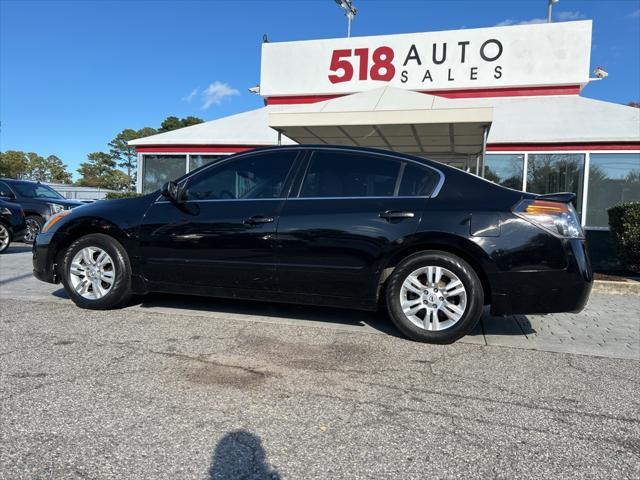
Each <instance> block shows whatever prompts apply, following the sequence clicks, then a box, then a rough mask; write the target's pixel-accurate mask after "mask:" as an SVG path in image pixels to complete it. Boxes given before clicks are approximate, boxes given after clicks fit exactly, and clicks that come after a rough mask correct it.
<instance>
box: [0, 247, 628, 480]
mask: <svg viewBox="0 0 640 480" xmlns="http://www.w3.org/2000/svg"><path fill="white" fill-rule="evenodd" d="M0 365H1V370H0V384H1V386H2V388H1V394H0V396H1V397H2V402H1V405H2V415H1V419H2V420H1V429H0V431H1V438H0V478H6V479H22V478H25V479H49V478H55V479H58V478H62V479H65V478H99V479H102V478H154V479H164V478H167V479H180V478H197V479H223V478H224V479H229V478H250V479H254V478H255V479H260V478H283V479H284V478H291V479H298V478H305V479H310V478H349V479H352V478H356V479H357V478H402V479H405V478H407V479H409V478H416V479H424V478H487V477H491V478H637V477H638V475H640V402H639V401H638V398H640V395H639V390H640V368H638V367H639V366H640V297H633V296H615V295H602V294H598V295H596V294H594V295H593V296H592V298H591V300H590V303H589V305H588V306H587V309H586V310H585V311H584V312H583V313H581V314H578V315H568V314H567V315H565V314H562V315H549V316H527V317H524V316H521V317H513V318H507V319H497V318H492V317H490V316H489V315H488V314H487V315H485V317H484V318H483V320H482V323H481V325H479V326H478V328H477V329H476V331H475V332H474V334H472V335H470V336H468V337H467V338H465V339H464V340H463V341H461V342H458V343H456V344H454V345H448V346H434V345H423V344H418V343H414V342H410V341H407V340H404V339H402V338H399V337H398V336H397V334H396V332H395V331H394V329H393V328H392V327H391V326H390V325H389V324H388V322H386V321H385V318H384V316H382V315H376V314H370V313H363V312H352V311H346V310H337V309H318V308H310V307H299V306H283V305H271V304H265V303H254V302H232V301H222V300H216V299H194V298H181V297H167V296H157V295H156V296H150V297H147V298H143V299H140V300H139V301H137V302H134V303H133V304H132V305H130V306H128V307H127V308H124V309H121V310H117V311H112V312H93V311H84V310H79V309H77V308H76V307H75V306H73V305H72V304H71V302H70V301H69V300H68V299H67V298H66V296H65V295H64V292H63V291H62V290H61V289H60V287H59V286H56V285H47V284H44V283H41V282H38V281H36V280H35V279H33V278H32V277H31V276H30V252H29V249H28V247H26V246H22V245H20V244H17V245H15V246H12V247H11V249H10V251H9V252H8V253H7V254H5V255H2V256H0Z"/></svg>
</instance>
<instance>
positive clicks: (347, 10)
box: [334, 0, 357, 38]
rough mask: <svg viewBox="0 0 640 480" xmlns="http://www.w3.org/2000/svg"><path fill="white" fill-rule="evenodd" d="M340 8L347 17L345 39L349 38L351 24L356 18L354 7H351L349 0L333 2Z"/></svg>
mask: <svg viewBox="0 0 640 480" xmlns="http://www.w3.org/2000/svg"><path fill="white" fill-rule="evenodd" d="M334 1H335V2H336V3H337V4H338V5H340V8H342V9H343V10H344V14H345V15H346V16H347V38H349V37H351V22H352V21H353V18H354V17H355V16H356V12H357V10H356V7H354V6H353V4H352V3H351V0H334Z"/></svg>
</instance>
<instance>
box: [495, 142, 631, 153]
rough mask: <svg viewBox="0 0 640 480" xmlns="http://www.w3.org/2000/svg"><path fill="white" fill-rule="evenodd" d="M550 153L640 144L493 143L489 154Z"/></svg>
mask: <svg viewBox="0 0 640 480" xmlns="http://www.w3.org/2000/svg"><path fill="white" fill-rule="evenodd" d="M525 150H529V151H545V150H546V151H549V150H587V151H588V150H640V142H599V143H492V144H489V145H487V151H489V152H505V151H516V152H517V151H525Z"/></svg>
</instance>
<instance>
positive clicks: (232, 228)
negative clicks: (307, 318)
mask: <svg viewBox="0 0 640 480" xmlns="http://www.w3.org/2000/svg"><path fill="white" fill-rule="evenodd" d="M296 156H297V151H296V150H287V151H279V152H256V153H251V154H246V155H243V156H241V157H238V158H233V159H230V160H228V161H222V162H219V163H217V164H215V165H212V166H210V167H209V168H206V169H204V170H203V171H200V172H198V173H196V174H194V175H193V176H191V177H188V178H187V179H186V180H184V181H182V182H181V183H180V188H181V189H182V192H183V197H182V198H183V201H182V202H180V203H176V202H172V201H170V200H168V199H167V198H165V197H161V196H160V197H159V198H158V200H157V201H156V202H155V203H154V204H153V205H152V206H151V207H150V208H149V210H148V211H147V213H146V214H145V217H144V219H143V222H142V226H141V231H140V247H141V250H140V251H141V263H142V264H143V271H144V274H145V276H146V278H147V279H148V280H149V281H151V282H153V283H155V284H158V285H162V284H172V285H174V286H176V287H177V288H176V289H178V290H181V291H184V290H187V291H188V289H189V288H191V286H193V287H228V288H235V289H245V290H270V289H275V278H274V277H275V265H274V250H273V236H274V234H275V232H276V227H277V224H278V216H279V214H280V210H281V208H282V206H283V203H284V197H285V189H286V188H287V181H288V178H289V177H290V176H291V171H292V168H293V166H294V164H295V158H296Z"/></svg>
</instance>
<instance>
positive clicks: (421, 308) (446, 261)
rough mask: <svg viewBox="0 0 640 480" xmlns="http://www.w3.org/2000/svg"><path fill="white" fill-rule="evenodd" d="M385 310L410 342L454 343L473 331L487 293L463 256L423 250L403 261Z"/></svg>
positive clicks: (390, 284)
mask: <svg viewBox="0 0 640 480" xmlns="http://www.w3.org/2000/svg"><path fill="white" fill-rule="evenodd" d="M386 292H387V298H386V300H387V310H388V312H389V316H390V317H391V320H392V321H393V323H394V324H395V325H396V327H398V329H399V330H400V331H401V332H402V333H403V334H404V335H406V336H407V337H409V338H411V339H412V340H417V341H421V342H429V343H451V342H454V341H456V340H458V339H459V338H461V337H463V336H464V335H466V334H467V333H469V332H470V331H471V330H473V328H474V327H475V326H476V324H477V323H478V320H479V319H480V316H481V315H482V307H483V304H484V292H483V290H482V283H481V282H480V279H479V278H478V275H477V274H476V272H475V270H474V269H473V268H472V267H471V266H470V265H469V264H468V263H467V262H465V261H464V260H463V259H462V258H460V257H458V256H456V255H453V254H450V253H448V252H443V251H436V250H430V251H424V252H420V253H416V254H414V255H411V256H409V257H407V258H405V259H404V260H402V261H401V262H400V263H399V264H398V266H397V267H396V268H395V270H394V271H393V273H392V274H391V277H390V278H389V282H388V285H387V290H386Z"/></svg>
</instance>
